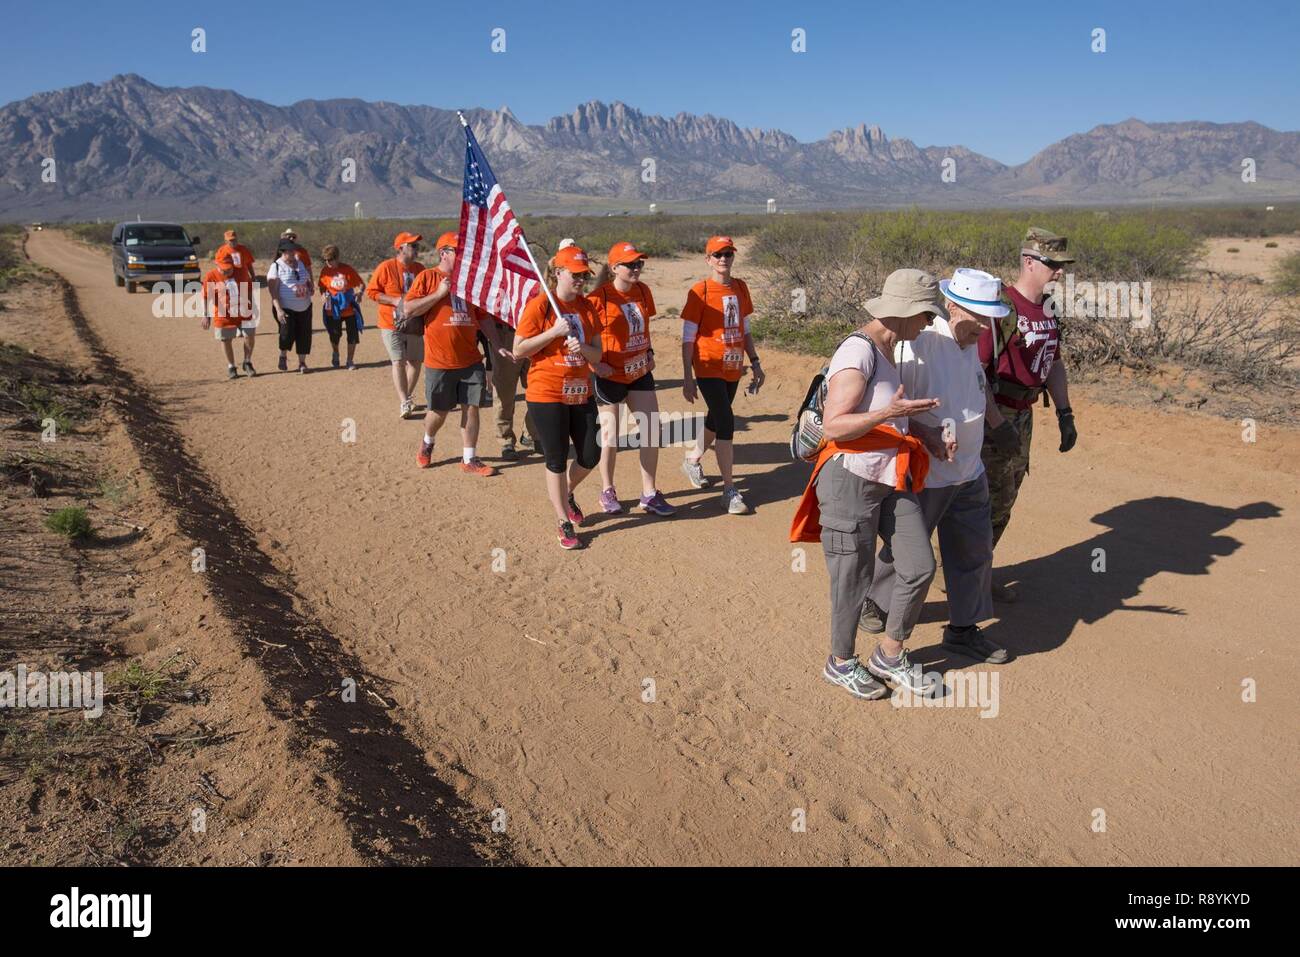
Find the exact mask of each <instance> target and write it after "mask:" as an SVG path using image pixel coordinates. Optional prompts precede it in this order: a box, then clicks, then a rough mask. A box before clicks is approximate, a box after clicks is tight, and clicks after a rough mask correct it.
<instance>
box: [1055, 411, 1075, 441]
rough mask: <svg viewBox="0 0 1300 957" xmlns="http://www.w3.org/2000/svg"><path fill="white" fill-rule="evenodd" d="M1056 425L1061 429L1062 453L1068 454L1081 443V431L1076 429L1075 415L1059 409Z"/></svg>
mask: <svg viewBox="0 0 1300 957" xmlns="http://www.w3.org/2000/svg"><path fill="white" fill-rule="evenodd" d="M1056 424H1057V425H1059V426H1060V427H1061V451H1062V452H1068V451H1070V449H1072V448H1074V443H1075V442H1078V441H1079V430H1078V429H1076V428H1075V427H1074V413H1073V412H1071V411H1070V410H1069V409H1057V410H1056Z"/></svg>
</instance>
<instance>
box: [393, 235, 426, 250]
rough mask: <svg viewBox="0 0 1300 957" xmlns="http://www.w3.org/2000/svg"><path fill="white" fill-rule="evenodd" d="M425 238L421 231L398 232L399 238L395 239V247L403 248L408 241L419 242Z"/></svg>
mask: <svg viewBox="0 0 1300 957" xmlns="http://www.w3.org/2000/svg"><path fill="white" fill-rule="evenodd" d="M423 238H424V237H423V236H421V235H420V234H419V233H398V234H397V238H396V239H394V240H393V248H394V249H401V248H402V247H403V246H405V245H406V244H407V243H418V242H419V241H420V240H421V239H423Z"/></svg>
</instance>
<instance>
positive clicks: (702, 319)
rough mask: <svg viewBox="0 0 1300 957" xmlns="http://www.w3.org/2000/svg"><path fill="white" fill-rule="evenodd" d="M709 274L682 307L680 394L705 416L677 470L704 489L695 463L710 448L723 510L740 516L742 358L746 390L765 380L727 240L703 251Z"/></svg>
mask: <svg viewBox="0 0 1300 957" xmlns="http://www.w3.org/2000/svg"><path fill="white" fill-rule="evenodd" d="M704 254H705V260H706V261H707V262H708V264H709V267H710V269H711V272H712V275H711V276H709V278H707V279H702V280H700V281H699V282H697V283H696V284H695V285H694V286H692V287H691V291H690V292H689V293H688V294H687V296H686V305H685V306H683V307H682V395H683V396H684V397H685V399H686V401H687V402H691V403H694V402H695V397H696V395H697V394H698V395H701V396H703V397H704V404H705V405H706V406H707V407H708V410H709V411H708V415H707V416H706V417H705V419H704V432H703V434H701V435H700V437H699V438H698V439H697V440H696V442H695V447H694V448H693V449H690V450H688V451H687V453H686V460H685V461H684V462H683V463H682V471H683V472H685V473H686V478H687V479H688V480H689V481H690V483H691V485H693V486H694V487H695V488H706V487H707V486H708V484H709V483H708V481H707V480H706V479H705V478H704V468H703V466H701V465H700V459H702V458H703V457H704V453H705V452H706V451H708V449H709V446H710V445H712V446H714V454H715V455H716V456H717V459H718V471H719V472H721V473H722V507H723V508H724V509H726V510H727V512H728V513H729V514H731V515H745V514H747V513H748V512H749V506H748V505H746V504H745V500H744V499H743V498H741V496H740V492H739V491H737V489H736V486H735V484H734V483H733V481H732V463H733V461H734V458H735V457H734V450H733V447H732V439H733V437H734V436H735V431H736V416H735V413H733V412H732V408H731V407H732V404H733V403H734V402H735V399H736V389H737V387H738V386H739V385H740V377H741V375H743V374H744V371H745V358H746V357H748V358H749V362H750V365H751V366H752V369H753V381H752V382H751V384H750V391H752V392H757V391H758V390H759V389H760V388H762V386H763V381H764V379H765V376H764V375H763V367H762V365H761V364H760V363H759V361H758V354H757V352H756V351H755V349H754V339H753V337H752V336H751V335H750V334H749V317H750V315H751V314H752V313H753V311H754V304H753V302H752V300H751V299H750V298H749V287H748V286H746V285H745V283H744V282H743V281H742V280H740V279H737V278H735V277H734V276H732V274H731V267H732V263H733V262H734V261H735V258H736V244H735V243H733V242H732V241H731V237H730V236H714V237H713V238H712V239H710V240H709V241H708V243H707V244H706V245H705V247H704Z"/></svg>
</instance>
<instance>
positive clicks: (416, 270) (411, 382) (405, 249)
mask: <svg viewBox="0 0 1300 957" xmlns="http://www.w3.org/2000/svg"><path fill="white" fill-rule="evenodd" d="M423 238H424V237H423V236H421V235H420V234H419V233H406V232H402V233H398V234H397V236H396V237H395V238H394V239H393V248H394V249H395V250H397V255H396V256H394V257H393V258H392V259H385V260H384V261H383V262H381V263H380V264H379V265H378V266H376V267H375V271H374V272H373V273H372V274H371V276H370V283H369V284H368V285H367V286H366V295H367V296H368V297H370V298H371V299H373V300H374V301H375V302H377V303H379V336H380V338H381V339H383V340H384V349H385V350H386V351H387V352H388V358H389V360H390V361H391V362H392V364H393V388H394V389H396V390H397V401H398V403H399V411H398V416H399V417H400V418H403V419H409V418H410V417H411V416H412V414H414V412H415V402H414V400H412V398H411V396H412V394H413V393H414V392H415V386H416V384H417V383H419V381H420V363H421V362H422V361H423V360H424V336H423V334H422V333H408V332H406V331H405V326H403V329H402V330H398V329H397V328H396V325H395V323H394V309H395V308H397V307H400V306H401V303H402V298H403V297H404V296H405V295H406V291H407V290H408V289H410V288H411V283H412V282H414V281H415V277H416V276H418V275H419V274H420V273H422V272H424V264H423V263H421V262H420V261H418V260H417V259H416V258H415V257H416V256H417V255H418V254H419V252H420V240H421V239H423Z"/></svg>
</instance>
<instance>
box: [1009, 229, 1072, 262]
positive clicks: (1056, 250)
mask: <svg viewBox="0 0 1300 957" xmlns="http://www.w3.org/2000/svg"><path fill="white" fill-rule="evenodd" d="M1069 244H1070V241H1069V240H1068V239H1067V238H1066V237H1064V236H1058V235H1056V233H1053V232H1051V231H1049V230H1046V229H1043V228H1042V227H1041V226H1030V227H1029V229H1028V230H1027V231H1026V232H1025V241H1024V242H1023V243H1021V244H1020V254H1021V255H1022V256H1041V257H1042V258H1043V259H1050V260H1051V261H1052V262H1055V263H1072V262H1074V257H1073V256H1071V255H1070V254H1069V253H1067V252H1066V251H1065V249H1066V247H1067V246H1068V245H1069Z"/></svg>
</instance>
